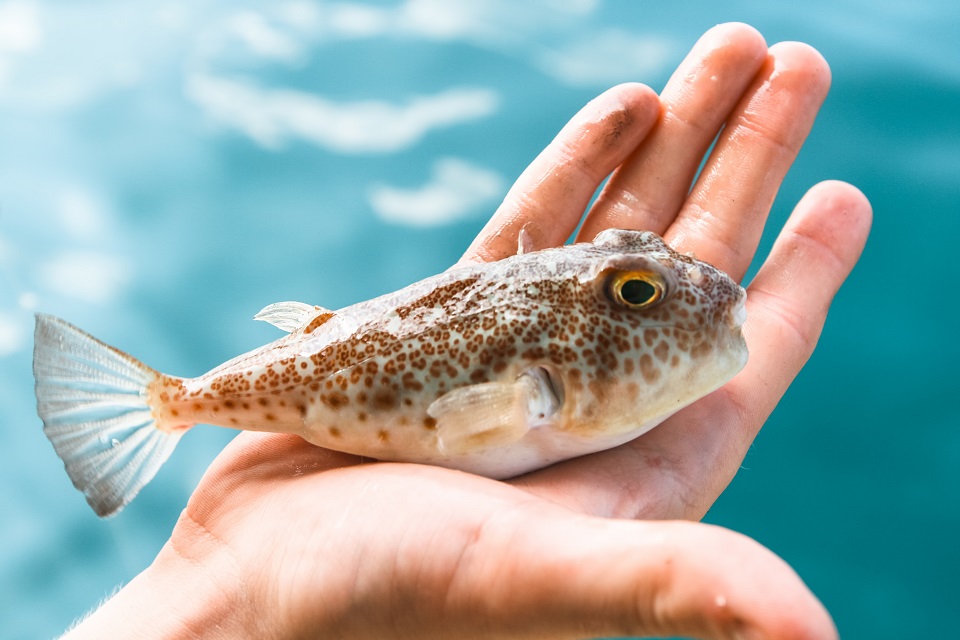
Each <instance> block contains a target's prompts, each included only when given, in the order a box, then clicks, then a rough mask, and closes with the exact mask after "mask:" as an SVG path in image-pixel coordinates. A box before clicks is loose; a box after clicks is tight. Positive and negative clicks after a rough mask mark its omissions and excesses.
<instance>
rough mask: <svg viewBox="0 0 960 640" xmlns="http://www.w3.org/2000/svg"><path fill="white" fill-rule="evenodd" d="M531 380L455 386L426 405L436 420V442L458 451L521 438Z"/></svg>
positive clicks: (526, 426)
mask: <svg viewBox="0 0 960 640" xmlns="http://www.w3.org/2000/svg"><path fill="white" fill-rule="evenodd" d="M528 391H529V384H527V383H525V382H523V381H522V380H518V381H517V382H513V383H510V382H485V383H481V384H474V385H470V386H467V387H460V388H459V389H454V390H453V391H450V392H448V393H446V394H444V395H442V396H440V397H439V398H437V399H436V400H435V401H434V402H433V404H431V405H430V406H429V407H428V408H427V414H428V415H429V416H430V417H432V418H434V419H436V421H437V444H438V447H439V449H440V451H441V452H442V453H445V454H451V455H457V454H462V453H467V452H469V451H470V450H471V449H473V448H476V447H486V446H491V445H501V444H509V443H511V442H516V441H517V440H519V439H520V438H522V437H523V436H524V435H525V434H526V433H527V431H529V430H530V426H529V424H528V422H527V419H526V405H527V399H526V397H527V394H528Z"/></svg>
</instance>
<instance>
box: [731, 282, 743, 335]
mask: <svg viewBox="0 0 960 640" xmlns="http://www.w3.org/2000/svg"><path fill="white" fill-rule="evenodd" d="M746 321H747V292H746V291H745V290H744V289H740V297H739V298H738V299H737V302H736V304H734V305H733V308H732V309H730V311H728V312H727V326H728V327H730V328H731V329H733V330H734V331H736V330H738V329H741V328H742V327H743V325H744V323H746Z"/></svg>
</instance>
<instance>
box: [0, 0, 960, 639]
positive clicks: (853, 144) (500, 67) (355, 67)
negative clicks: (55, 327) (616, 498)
mask: <svg viewBox="0 0 960 640" xmlns="http://www.w3.org/2000/svg"><path fill="white" fill-rule="evenodd" d="M729 20H742V21H745V22H748V23H751V24H753V25H754V26H756V27H758V28H759V29H760V30H761V31H762V32H763V33H764V35H765V36H766V37H767V39H768V41H769V42H774V41H778V40H787V39H789V40H803V41H806V42H809V43H811V44H813V45H815V46H816V47H818V48H819V49H820V50H821V51H822V52H823V53H824V55H825V56H826V58H827V59H828V60H829V62H830V63H831V65H832V68H833V77H834V80H833V89H832V92H831V94H830V97H829V98H828V100H827V102H826V104H825V106H824V108H823V111H822V113H821V116H820V118H819V119H818V121H817V123H816V126H815V128H814V130H813V132H812V134H811V136H810V139H809V142H808V143H807V145H806V147H805V148H804V150H803V152H802V153H801V155H800V157H799V159H798V161H797V163H796V165H795V166H794V168H793V169H792V171H791V172H790V174H789V175H788V177H787V179H786V182H785V184H784V186H783V188H782V190H781V192H780V194H779V197H778V199H777V201H776V203H775V205H774V210H773V215H772V221H771V224H770V225H769V228H768V233H767V235H766V236H765V237H764V243H763V247H762V248H761V251H764V250H765V249H767V248H769V246H770V244H771V242H772V240H773V237H774V234H775V232H776V229H777V228H778V227H779V226H780V224H781V223H782V222H783V221H784V220H785V218H786V216H787V215H788V213H789V211H790V209H791V207H792V205H793V203H795V202H796V201H797V200H798V199H799V197H800V196H801V195H802V193H803V192H804V191H805V190H806V189H807V188H808V187H809V186H811V185H812V184H814V183H815V182H817V181H820V180H823V179H828V178H840V179H844V180H848V181H851V182H853V183H854V184H857V185H859V186H860V187H861V188H862V189H863V190H864V191H865V192H866V193H867V194H868V195H869V197H870V198H871V200H872V201H873V204H874V207H875V211H876V224H875V227H874V232H873V235H872V237H871V239H870V242H869V244H868V247H867V250H866V253H865V254H864V257H863V260H862V261H861V263H860V265H859V266H858V268H857V270H856V271H855V272H854V274H853V276H852V277H851V279H850V281H849V282H848V284H847V285H846V287H845V288H844V289H843V290H842V291H841V293H840V295H839V296H838V297H837V300H836V303H835V305H834V307H833V309H832V311H831V315H830V318H829V321H828V323H827V327H826V330H825V332H824V334H823V338H822V340H821V342H820V345H819V347H818V350H817V352H816V354H815V355H814V357H813V359H812V360H811V362H810V364H809V365H808V366H807V367H806V369H804V371H803V372H802V373H801V375H800V376H799V378H798V379H797V381H796V383H795V384H794V385H793V387H792V388H791V389H790V391H789V392H788V394H787V395H786V397H785V398H784V400H783V402H782V403H781V404H780V406H779V408H778V409H777V411H776V412H775V413H774V415H773V417H772V418H771V419H770V421H769V423H768V424H767V425H766V428H765V429H764V430H763V432H762V433H761V434H760V436H759V438H758V439H757V441H756V444H755V445H754V447H753V448H752V449H751V451H750V453H749V455H748V456H747V458H746V460H745V461H744V463H743V469H742V470H741V472H740V473H739V475H738V476H737V478H736V480H735V481H734V482H733V484H732V485H731V487H730V488H729V490H728V491H727V492H726V493H725V494H724V495H723V496H722V497H721V499H720V500H719V502H718V503H717V505H716V506H715V508H714V509H713V510H712V511H711V512H710V514H709V516H708V518H707V519H708V520H709V521H710V522H714V523H718V524H721V525H724V526H727V527H730V528H733V529H736V530H738V531H741V532H743V533H745V534H747V535H749V536H752V537H754V538H756V539H757V540H759V541H760V542H761V543H763V544H765V545H767V546H768V547H769V548H771V549H772V550H773V551H775V552H776V553H777V554H779V555H780V556H782V557H783V558H784V559H786V560H787V562H789V563H790V564H791V565H792V566H793V567H794V568H795V569H796V570H797V572H798V573H799V574H800V576H802V577H803V579H804V580H805V581H806V582H807V584H808V585H809V586H810V587H811V588H812V590H813V591H814V592H815V593H816V594H817V595H818V596H819V597H820V598H821V599H822V600H823V602H824V603H825V604H826V606H827V607H828V608H829V609H830V611H831V612H832V613H833V615H834V616H835V619H836V621H837V623H838V625H839V627H840V630H841V632H842V634H843V635H844V637H846V638H904V637H911V638H921V637H924V638H943V637H949V636H954V635H955V634H956V633H957V631H956V628H955V627H956V625H955V619H956V613H957V611H958V606H960V586H958V582H957V575H958V573H960V551H958V539H960V499H958V487H960V417H958V409H957V402H956V396H957V391H958V378H960V376H958V374H957V364H958V362H960V347H958V340H957V328H958V320H957V310H958V306H957V299H958V298H957V294H956V282H957V270H956V264H957V259H956V256H957V241H958V238H960V217H958V214H960V209H958V203H960V197H958V196H960V180H958V178H960V124H958V116H960V37H958V33H960V4H958V3H956V2H954V1H953V0H929V1H921V2H906V1H902V2H896V1H889V0H888V1H880V2H878V1H875V0H871V1H867V0H860V1H858V0H810V1H808V2H803V3H799V2H797V3H779V2H759V1H757V2H745V1H738V2H724V3H714V2H700V3H696V2H676V3H664V2H657V3H653V2H639V1H638V2H627V1H623V0H621V1H613V0H611V1H608V2H595V1H593V0H538V1H531V2H511V1H510V0H487V1H483V2H480V1H479V0H478V1H476V2H466V1H465V0H464V1H460V0H457V1H451V0H406V1H404V2H383V3H372V2H371V3H362V2H357V3H349V4H348V3H338V2H325V3H309V2H273V3H270V2H262V3H257V2H225V1H214V0H208V1H203V2H199V1H194V2H139V3H124V2H119V1H114V2H110V1H105V0H96V1H88V2H70V3H66V2H30V1H28V0H23V1H20V0H14V1H4V2H0V442H2V446H0V486H2V487H3V489H2V490H0V514H2V516H0V517H2V523H3V526H2V527H0V636H3V637H10V638H14V637H16V638H21V637H22V638H26V637H43V636H51V635H54V634H56V633H58V632H60V631H61V630H62V629H64V628H65V627H66V626H67V625H68V624H69V623H70V622H71V621H72V620H73V619H74V618H76V617H77V616H79V615H80V614H82V613H83V612H84V611H85V610H87V609H88V608H90V607H91V606H93V605H94V604H95V603H96V601H97V600H98V599H99V598H101V597H102V596H104V595H106V594H107V593H108V592H110V591H111V590H112V589H113V588H114V586H115V585H118V584H120V583H122V582H125V581H127V580H129V579H130V578H131V577H132V576H134V575H135V574H136V573H137V572H139V571H140V570H141V569H142V568H144V567H145V566H146V565H147V564H148V563H149V562H150V560H151V559H152V558H153V557H154V555H155V554H156V552H157V550H158V549H159V547H160V546H161V545H162V543H163V542H164V540H165V539H166V537H167V535H168V533H169V531H170V529H171V527H172V525H173V523H174V521H175V520H176V518H177V515H178V514H179V512H180V510H181V508H182V507H183V505H184V504H185V502H186V500H187V497H188V495H189V494H190V491H191V489H192V488H193V487H194V486H195V484H196V483H197V480H198V479H199V477H200V475H201V474H202V472H203V470H204V468H205V467H206V465H207V464H208V463H209V461H211V460H212V459H213V458H214V456H215V455H216V453H217V451H218V450H219V449H220V448H221V447H222V446H223V445H224V443H225V442H227V441H228V439H229V438H230V437H231V436H232V433H230V432H228V431H226V430H218V429H213V428H206V429H198V430H195V431H194V432H192V433H191V434H190V435H189V436H188V437H187V438H185V440H184V441H183V442H182V445H181V447H180V448H179V449H178V450H177V451H176V452H175V453H174V455H173V457H172V459H171V460H170V462H169V463H168V464H167V465H166V466H165V467H164V468H163V469H162V470H161V472H160V473H159V475H158V476H157V478H156V479H155V480H154V482H153V483H152V484H151V485H150V486H149V487H148V488H147V489H146V490H144V492H143V493H142V494H141V496H140V497H139V499H138V500H137V501H136V502H135V503H134V504H132V505H131V506H130V507H128V508H127V510H126V511H125V512H124V513H123V514H122V516H120V517H118V518H115V519H113V520H110V521H107V522H103V521H100V520H98V519H97V518H96V517H95V516H94V515H93V513H92V512H91V511H90V510H89V509H88V507H87V506H86V504H85V503H84V501H83V499H82V497H81V496H80V495H79V494H78V493H77V492H76V491H75V490H74V489H73V488H72V486H71V485H70V482H69V480H68V479H67V477H66V475H65V474H64V472H63V468H62V466H61V464H60V462H59V461H58V460H57V458H56V457H55V455H54V454H53V451H52V449H51V447H50V445H49V444H48V443H47V442H46V440H45V439H44V437H43V435H42V433H41V430H40V423H39V420H38V419H37V418H36V416H35V413H34V408H33V380H32V377H31V374H30V351H31V347H32V340H31V331H32V322H33V320H32V314H33V312H34V311H35V310H38V309H42V310H43V311H47V312H52V313H56V314H58V315H61V316H63V317H66V318H69V319H70V320H71V321H73V322H75V323H76V324H78V325H79V326H82V327H84V328H86V329H88V330H90V331H92V332H94V333H95V334H97V335H98V336H101V337H103V338H105V339H108V340H109V341H110V342H112V343H114V344H116V345H118V346H121V347H122V348H124V349H126V350H128V351H130V352H132V353H134V354H136V355H137V356H139V357H141V358H143V359H144V360H145V361H146V362H148V363H149V364H151V365H152V366H154V367H156V368H159V369H161V370H165V371H170V372H171V373H177V374H183V375H196V374H199V373H201V372H203V371H205V370H206V369H208V368H210V367H212V366H214V365H216V364H218V363H220V362H221V361H223V360H225V359H227V358H229V357H232V356H233V355H236V354H238V353H240V352H242V351H245V350H247V349H250V348H252V347H254V346H257V345H259V344H261V343H264V342H267V341H268V340H272V339H274V338H275V337H276V335H277V334H276V332H275V330H273V329H272V328H271V327H268V326H265V325H262V324H261V323H254V322H252V321H251V320H250V317H251V316H252V314H253V313H255V312H256V311H257V310H259V309H260V308H261V307H262V306H264V305H266V304H268V303H270V302H274V301H277V300H286V299H293V300H304V301H308V302H311V303H316V304H322V305H324V306H327V307H333V308H336V307H339V306H343V305H347V304H350V303H353V302H356V301H359V300H363V299H367V298H370V297H372V296H375V295H377V294H381V293H384V292H387V291H390V290H394V289H397V288H399V287H401V286H403V285H405V284H408V283H410V282H413V281H415V280H417V279H419V278H421V277H424V276H427V275H430V274H432V273H435V272H437V271H439V270H442V269H444V268H446V267H447V266H448V265H450V264H451V263H452V262H453V261H454V260H456V259H457V257H458V256H459V255H460V254H461V252H462V251H463V249H464V248H465V246H466V245H467V243H468V241H469V240H470V239H471V238H472V237H473V236H474V235H475V234H476V232H477V231H478V230H479V229H480V227H481V226H482V224H483V223H484V220H485V219H486V217H487V216H488V215H489V214H490V213H491V212H492V211H493V210H494V209H495V207H496V206H497V203H498V202H499V199H501V198H502V196H503V194H504V193H505V191H506V189H507V188H508V186H509V184H510V183H511V181H512V180H513V179H514V178H515V177H516V176H517V175H518V174H519V172H520V171H521V170H522V169H523V168H524V166H526V164H527V163H528V162H529V161H530V160H531V159H532V158H533V157H534V156H535V155H536V154H537V153H538V152H539V150H540V149H542V148H543V147H544V145H545V144H546V143H547V142H548V141H549V140H550V138H551V137H552V136H553V134H554V133H555V132H556V131H557V130H558V129H559V128H560V126H561V125H562V124H563V123H564V122H565V121H566V120H567V118H569V116H571V115H572V114H573V113H574V112H575V111H576V110H577V109H578V108H579V107H580V106H582V105H583V104H584V103H585V102H586V101H587V100H589V99H590V98H592V97H593V96H594V95H596V94H597V93H599V92H600V91H601V90H603V89H605V88H607V87H609V86H611V85H613V84H616V83H619V82H622V81H641V82H645V83H647V84H650V85H651V86H653V87H654V88H657V89H659V88H660V87H662V86H663V83H664V82H665V81H666V79H667V77H668V75H669V73H670V72H671V70H672V69H673V68H675V66H676V64H677V63H678V62H679V61H680V59H681V58H682V57H683V56H684V55H685V53H686V52H687V51H688V49H689V47H690V46H691V45H692V44H693V42H694V41H695V40H696V39H697V37H698V36H699V35H700V34H701V33H702V32H703V31H705V30H706V29H707V28H709V27H710V26H712V25H713V24H716V23H718V22H724V21H729Z"/></svg>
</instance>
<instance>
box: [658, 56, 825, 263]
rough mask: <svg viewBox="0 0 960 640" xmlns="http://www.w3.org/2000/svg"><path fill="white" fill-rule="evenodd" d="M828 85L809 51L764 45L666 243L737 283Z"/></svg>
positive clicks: (821, 64)
mask: <svg viewBox="0 0 960 640" xmlns="http://www.w3.org/2000/svg"><path fill="white" fill-rule="evenodd" d="M829 87H830V69H829V67H828V66H827V63H826V61H825V60H824V59H823V57H822V56H821V55H820V54H819V53H818V52H817V51H816V50H815V49H813V48H811V47H810V46H808V45H805V44H802V43H798V42H784V43H780V44H777V45H774V46H773V47H771V48H770V53H769V56H768V58H767V60H766V62H765V63H764V66H763V68H762V69H761V70H760V72H759V73H758V74H757V77H756V78H755V79H754V81H753V84H752V86H751V87H750V88H749V89H748V90H747V93H746V95H745V96H744V98H743V100H742V101H741V103H740V104H739V105H738V106H737V107H736V109H735V110H734V113H733V115H732V116H731V118H730V119H729V121H728V123H727V127H726V128H725V129H724V131H723V133H721V134H720V137H719V138H718V139H717V143H716V146H715V147H714V150H713V152H712V153H711V154H710V157H709V158H708V159H707V162H706V164H705V165H704V167H703V170H702V171H701V173H700V176H699V177H698V178H697V182H696V184H695V185H694V187H693V190H692V191H691V193H690V197H689V198H688V199H687V201H686V203H685V205H684V206H683V208H682V209H681V211H680V214H679V216H678V217H677V220H676V222H675V223H674V224H673V226H671V228H670V229H669V230H668V231H667V232H666V234H665V236H664V237H665V239H666V240H667V241H668V242H669V243H670V244H671V245H672V246H673V247H674V248H676V249H677V250H678V251H694V252H696V254H697V256H698V257H699V258H700V259H702V260H705V261H707V262H709V263H711V264H713V265H714V266H716V267H718V268H720V269H723V270H724V271H726V272H727V273H729V274H730V275H731V276H733V277H734V278H735V279H737V280H739V279H740V278H742V277H743V274H744V273H745V272H746V269H747V267H748V266H749V264H750V261H751V260H752V259H753V255H754V253H755V252H756V249H757V244H758V242H759V241H760V235H761V233H762V232H763V226H764V223H765V222H766V219H767V215H768V214H769V212H770V207H771V205H772V204H773V200H774V198H775V197H776V195H777V191H778V190H779V188H780V184H781V182H782V181H783V177H784V175H785V174H786V172H787V169H788V168H789V167H790V165H791V164H792V163H793V161H794V159H795V158H796V157H797V153H798V152H799V151H800V147H801V145H802V144H803V141H804V140H805V139H806V137H807V134H808V133H809V132H810V128H811V127H812V126H813V121H814V118H815V117H816V114H817V111H818V110H819V109H820V105H821V104H822V103H823V100H824V98H825V97H826V95H827V91H828V89H829Z"/></svg>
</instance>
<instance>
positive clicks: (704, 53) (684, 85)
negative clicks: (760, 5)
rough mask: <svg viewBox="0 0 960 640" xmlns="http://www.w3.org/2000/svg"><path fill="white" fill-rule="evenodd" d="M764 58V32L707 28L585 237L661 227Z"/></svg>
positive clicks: (742, 26) (735, 26) (726, 26)
mask: <svg viewBox="0 0 960 640" xmlns="http://www.w3.org/2000/svg"><path fill="white" fill-rule="evenodd" d="M766 57H767V44H766V42H764V40H763V36H761V35H760V33H759V32H757V31H756V30H755V29H754V28H753V27H749V26H747V25H745V24H738V23H732V24H722V25H719V26H716V27H714V28H713V29H711V30H710V31H708V32H707V33H706V34H704V35H703V37H701V38H700V40H699V41H698V42H697V44H696V45H694V47H693V49H692V50H691V52H690V53H689V55H687V57H686V59H685V60H684V61H683V62H682V63H680V66H679V67H678V68H677V70H676V71H675V72H674V74H673V76H672V77H671V78H670V80H669V82H667V85H666V87H664V89H663V92H662V93H661V96H660V101H661V103H662V104H663V114H662V116H661V118H660V122H658V123H657V126H656V127H655V128H654V130H653V131H652V132H651V134H650V135H649V136H648V137H647V138H646V139H645V140H644V142H643V144H642V145H641V146H640V147H639V148H638V149H637V151H636V152H634V153H633V154H632V155H631V156H630V158H629V159H628V160H627V161H626V163H624V165H623V166H621V167H620V168H618V169H617V170H616V172H614V174H613V176H612V177H611V178H610V181H609V182H608V183H607V185H606V186H605V187H604V189H603V192H602V193H601V194H600V197H599V198H598V199H597V202H596V204H594V206H593V208H592V209H591V211H590V214H589V215H588V216H587V219H586V220H585V221H584V225H583V228H582V229H581V231H580V233H579V237H580V239H582V240H592V239H593V238H594V237H595V236H596V235H597V234H598V233H599V232H600V231H603V230H604V229H608V228H618V229H647V230H650V231H655V232H657V233H659V234H663V232H664V231H666V229H667V227H668V226H669V224H670V223H671V222H672V221H673V219H674V218H675V217H676V215H677V212H678V211H679V210H680V207H681V205H682V204H683V201H684V199H685V198H686V197H687V194H688V193H689V191H690V185H691V183H692V182H693V178H694V175H695V174H696V171H697V168H698V167H699V166H700V163H701V162H702V160H703V155H704V153H706V151H707V149H708V147H709V146H710V143H711V142H713V140H714V138H715V137H716V135H717V133H718V132H719V131H720V128H721V127H722V126H723V122H724V121H725V120H726V119H727V117H728V116H729V115H730V112H731V110H732V109H733V108H734V106H735V105H736V104H737V102H738V101H739V100H740V97H741V95H742V94H743V92H744V90H746V88H747V87H748V86H749V85H750V82H751V80H752V79H753V77H754V75H755V74H756V73H757V71H758V70H759V69H760V66H761V65H762V64H763V62H764V60H765V59H766Z"/></svg>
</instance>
